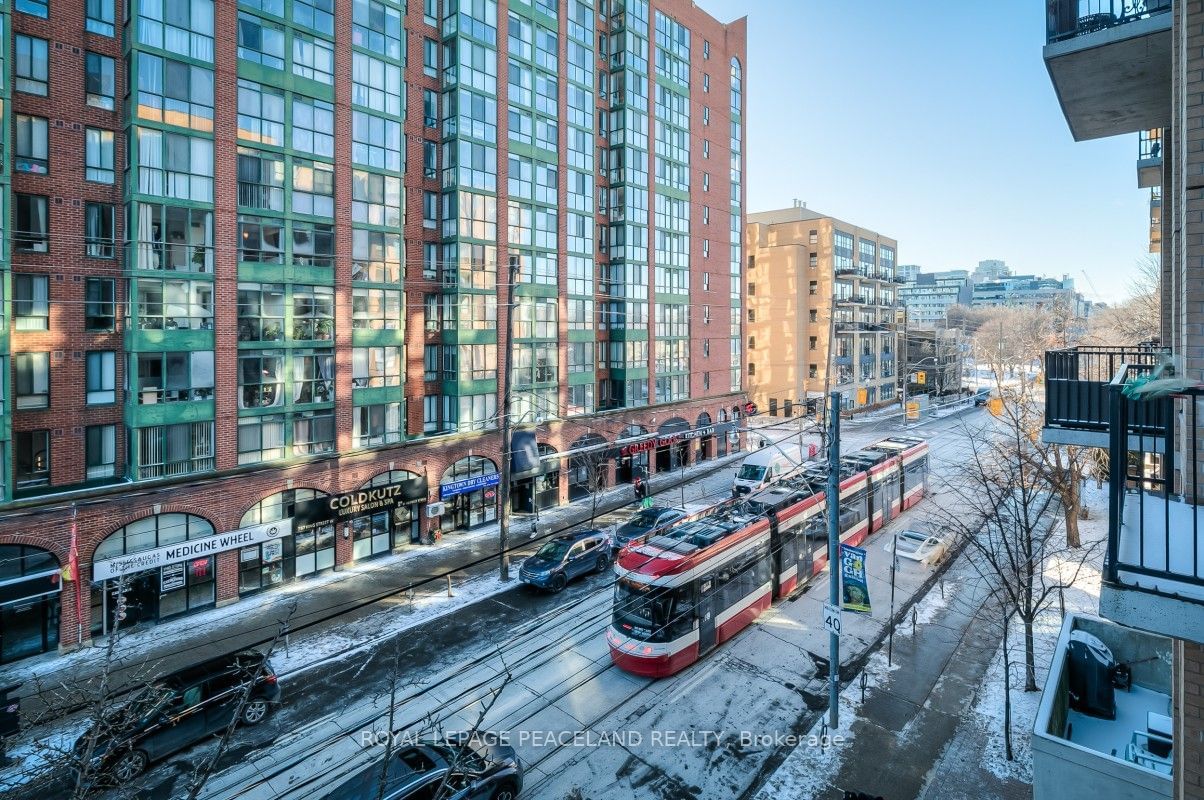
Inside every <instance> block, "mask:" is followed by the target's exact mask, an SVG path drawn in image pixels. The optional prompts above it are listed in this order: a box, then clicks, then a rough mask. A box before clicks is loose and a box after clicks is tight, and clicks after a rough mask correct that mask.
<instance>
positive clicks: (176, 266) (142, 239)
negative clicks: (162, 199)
mask: <svg viewBox="0 0 1204 800" xmlns="http://www.w3.org/2000/svg"><path fill="white" fill-rule="evenodd" d="M133 214H134V216H133V219H131V220H130V222H131V223H132V224H133V225H134V226H135V227H136V229H137V231H136V237H137V238H136V242H135V255H136V262H135V263H136V266H137V268H138V269H150V270H172V271H177V272H212V271H213V212H212V211H206V210H203V209H199V208H198V209H188V208H180V207H177V206H161V205H157V204H152V203H135V204H134V210H133Z"/></svg>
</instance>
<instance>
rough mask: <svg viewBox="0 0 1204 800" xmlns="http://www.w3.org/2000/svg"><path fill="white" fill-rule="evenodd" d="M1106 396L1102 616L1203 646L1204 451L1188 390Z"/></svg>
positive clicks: (1197, 398)
mask: <svg viewBox="0 0 1204 800" xmlns="http://www.w3.org/2000/svg"><path fill="white" fill-rule="evenodd" d="M1121 389H1122V386H1121V385H1120V384H1119V382H1115V381H1114V382H1113V383H1112V385H1111V386H1109V387H1108V391H1109V392H1110V393H1111V398H1110V407H1109V415H1110V426H1109V427H1110V429H1109V442H1108V446H1109V452H1108V457H1109V463H1110V464H1111V465H1112V468H1111V469H1112V471H1111V474H1110V476H1109V478H1110V480H1109V497H1108V553H1107V557H1106V560H1105V562H1104V576H1103V577H1104V580H1103V585H1102V586H1101V587H1100V603H1099V605H1100V614H1101V615H1102V616H1105V617H1107V618H1108V619H1110V620H1112V621H1114V622H1118V623H1120V624H1121V625H1127V626H1129V627H1132V628H1140V629H1142V630H1147V631H1151V632H1154V633H1158V634H1161V635H1163V636H1173V637H1175V638H1179V639H1188V640H1191V641H1194V642H1202V643H1204V506H1202V505H1201V500H1202V499H1204V486H1201V479H1202V478H1204V452H1201V449H1202V448H1201V446H1200V441H1201V439H1202V438H1204V437H1202V436H1201V432H1202V430H1204V429H1202V428H1201V425H1202V424H1204V413H1201V410H1200V405H1201V400H1202V398H1204V389H1200V388H1191V389H1185V390H1183V391H1181V392H1177V393H1175V394H1174V395H1171V396H1169V397H1164V398H1161V399H1158V400H1143V399H1137V400H1133V399H1130V398H1127V397H1125V396H1124V394H1122V393H1121Z"/></svg>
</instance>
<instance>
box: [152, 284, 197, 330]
mask: <svg viewBox="0 0 1204 800" xmlns="http://www.w3.org/2000/svg"><path fill="white" fill-rule="evenodd" d="M135 284H136V289H135V299H136V302H137V306H136V308H137V314H138V327H139V328H141V329H142V330H169V331H174V330H193V331H197V330H212V329H213V283H212V282H211V281H189V280H181V279H177V278H170V279H166V280H160V279H156V278H139V279H138V280H137V281H135Z"/></svg>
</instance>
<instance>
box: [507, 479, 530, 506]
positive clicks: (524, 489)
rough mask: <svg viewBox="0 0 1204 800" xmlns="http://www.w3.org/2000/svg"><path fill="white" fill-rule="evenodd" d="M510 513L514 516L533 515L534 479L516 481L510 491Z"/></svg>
mask: <svg viewBox="0 0 1204 800" xmlns="http://www.w3.org/2000/svg"><path fill="white" fill-rule="evenodd" d="M510 511H511V512H513V513H515V514H534V513H535V478H523V479H522V480H520V481H516V482H515V483H514V484H513V487H512V488H511V490H510Z"/></svg>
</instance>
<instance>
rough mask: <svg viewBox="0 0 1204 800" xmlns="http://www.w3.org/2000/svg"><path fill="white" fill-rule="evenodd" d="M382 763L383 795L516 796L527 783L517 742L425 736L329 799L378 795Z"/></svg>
mask: <svg viewBox="0 0 1204 800" xmlns="http://www.w3.org/2000/svg"><path fill="white" fill-rule="evenodd" d="M382 769H385V770H386V774H385V793H384V797H383V799H382V800H431V798H434V797H439V798H448V799H449V800H515V798H517V797H518V793H519V792H520V791H522V788H523V769H522V765H520V764H519V763H518V756H517V755H516V754H515V752H514V748H512V747H509V746H507V745H503V744H486V743H483V742H481V741H478V740H469V741H463V742H460V743H457V742H448V741H441V742H439V741H429V742H427V741H424V742H420V743H418V744H415V745H411V746H402V747H401V748H400V749H399V750H398V751H397V752H395V753H394V754H393V755H392V756H391V757H390V760H389V762H388V764H383V763H381V762H379V761H378V762H377V763H375V764H373V765H372V766H370V767H366V768H364V769H363V770H361V771H360V772H359V773H358V774H356V775H355V776H354V777H352V778H349V779H348V780H347V781H345V782H344V783H342V784H341V785H340V786H339V787H338V788H336V789H335V790H334V791H332V792H330V793H329V794H327V795H326V796H325V798H324V799H323V800H365V798H372V799H373V800H375V798H376V797H377V796H378V792H379V791H380V776H381V770H382ZM440 787H442V789H441V788H440Z"/></svg>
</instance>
